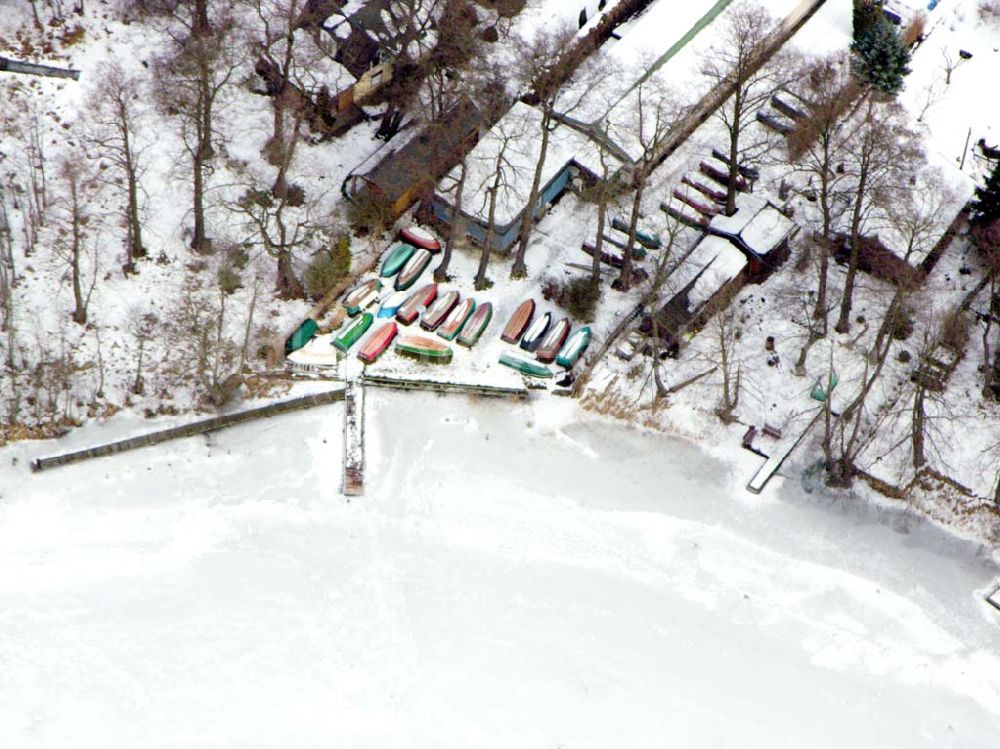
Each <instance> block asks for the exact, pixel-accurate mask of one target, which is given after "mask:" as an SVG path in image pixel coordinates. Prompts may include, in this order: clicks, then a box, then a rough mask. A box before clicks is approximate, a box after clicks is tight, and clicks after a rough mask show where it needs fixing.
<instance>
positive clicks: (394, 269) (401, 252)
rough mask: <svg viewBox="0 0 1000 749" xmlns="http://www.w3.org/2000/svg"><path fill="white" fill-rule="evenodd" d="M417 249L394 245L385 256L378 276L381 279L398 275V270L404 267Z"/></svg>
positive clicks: (407, 245) (409, 245) (409, 246)
mask: <svg viewBox="0 0 1000 749" xmlns="http://www.w3.org/2000/svg"><path fill="white" fill-rule="evenodd" d="M416 251H417V248H416V247H414V246H413V245H412V244H406V243H403V244H399V245H396V246H395V247H394V248H393V249H392V250H391V251H390V252H389V254H388V255H386V256H385V260H383V261H382V270H380V271H379V275H380V276H382V278H388V277H389V276H395V275H396V274H397V273H399V269H400V268H402V267H403V266H404V265H406V261H407V260H409V259H410V257H411V256H412V255H413V253H414V252H416Z"/></svg>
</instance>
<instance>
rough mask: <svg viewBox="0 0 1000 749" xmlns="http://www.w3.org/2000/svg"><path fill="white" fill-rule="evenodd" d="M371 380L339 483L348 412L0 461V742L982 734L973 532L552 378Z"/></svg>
mask: <svg viewBox="0 0 1000 749" xmlns="http://www.w3.org/2000/svg"><path fill="white" fill-rule="evenodd" d="M367 401H368V402H367V406H366V407H367V409H368V424H367V427H366V434H367V439H368V474H367V477H366V487H367V494H366V496H364V497H361V498H358V499H356V500H354V501H352V502H350V503H347V502H346V501H345V499H344V498H343V497H342V496H340V495H339V493H338V487H339V481H340V475H339V473H340V464H341V451H342V445H341V436H340V435H341V431H340V430H341V418H342V410H341V407H340V406H330V407H323V408H319V409H316V410H313V411H308V412H302V413H299V414H295V415H293V416H288V417H281V418H278V419H274V420H270V421H266V422H262V423H258V424H255V425H251V426H246V427H241V428H237V429H234V430H232V431H226V432H221V433H217V434H215V435H212V436H210V437H209V438H207V439H193V440H187V441H183V442H178V443H174V444H172V445H170V446H167V447H165V448H163V449H161V450H144V451H137V452H133V453H130V454H127V455H121V456H117V457H114V458H110V459H104V460H98V461H93V462H89V463H85V464H81V465H79V466H75V467H70V468H65V469H58V470H55V471H52V472H47V473H42V474H38V475H31V474H30V473H29V472H28V470H27V462H28V459H29V458H30V457H34V456H36V455H38V454H40V453H48V452H54V451H56V450H58V449H60V446H59V445H57V444H44V443H43V444H38V443H34V444H25V443H22V444H19V445H15V446H11V447H8V448H6V449H4V450H3V451H0V464H2V466H3V467H2V468H0V486H2V487H3V488H2V490H0V492H2V497H0V665H2V668H0V745H2V746H10V747H18V748H19V749H21V748H30V747H59V746H74V747H79V748H83V747H100V749H111V748H113V747H134V746H140V745H141V746H145V747H172V748H173V747H184V746H188V747H195V746H198V747H202V746H212V747H236V746H239V747H274V746H289V747H292V746H294V747H310V746H315V747H319V746H325V747H329V746H372V747H397V746H398V747H403V746H406V747H424V746H426V747H453V746H454V747H459V746H461V747H469V746H496V747H510V746H520V747H554V746H566V747H608V746H616V747H648V746H664V745H668V744H669V745H677V746H686V747H697V746H741V747H756V746H759V747H778V746H788V747H801V746H810V747H820V746H831V747H843V746H853V747H861V746H873V747H875V746H877V747H889V746H893V747H896V746H898V747H918V746H929V747H970V746H989V745H991V743H992V742H993V741H994V738H995V736H996V732H997V730H998V729H1000V659H998V657H997V655H996V652H995V643H996V641H997V640H996V638H997V633H998V631H1000V630H998V626H1000V612H996V611H994V610H993V609H992V608H990V607H988V606H987V604H985V602H984V601H983V600H982V596H983V595H984V594H985V593H986V592H988V590H989V589H990V587H989V586H990V584H991V581H992V580H993V578H995V577H996V576H997V567H996V566H995V565H994V564H993V563H991V562H988V561H986V558H985V555H984V554H982V553H980V552H977V551H976V549H974V548H973V547H972V546H970V545H968V544H965V543H963V542H959V541H956V540H954V539H952V538H949V537H947V536H945V535H944V534H941V533H940V532H939V531H937V530H934V529H932V528H929V527H928V526H926V525H925V524H923V523H921V522H920V521H919V520H917V519H915V518H913V517H912V516H907V515H901V514H896V513H887V512H883V511H878V510H874V509H872V508H871V507H870V506H868V505H866V504H863V503H858V502H856V501H853V500H851V499H849V498H844V497H833V496H827V495H816V494H812V495H807V494H805V493H803V492H802V490H801V489H800V488H799V487H798V486H797V485H796V484H795V483H793V482H787V483H785V484H784V485H782V486H780V488H779V490H778V491H775V492H773V493H770V494H769V495H766V496H765V497H764V498H751V497H749V495H747V494H745V493H744V492H742V490H740V489H739V485H740V484H741V483H742V481H743V480H745V477H744V476H743V475H742V473H743V466H741V465H738V464H734V463H732V462H727V461H725V460H723V459H721V458H720V457H718V456H711V455H708V454H706V453H704V452H701V451H700V450H698V449H697V448H695V447H693V446H692V445H690V444H688V443H684V442H681V441H677V440H673V439H669V438H664V437H662V436H656V435H653V434H650V433H643V432H639V431H634V430H628V429H625V428H622V427H620V426H617V425H614V424H610V423H608V422H604V421H596V420H592V419H591V418H589V417H583V418H581V417H580V416H579V412H578V411H576V410H575V409H574V408H573V406H572V405H571V404H567V403H565V402H563V401H557V400H552V399H551V398H548V397H546V398H545V399H544V400H541V401H539V400H532V401H530V402H528V403H526V404H523V405H515V406H512V405H511V404H510V403H508V402H495V401H472V400H467V399H464V398H440V397H436V396H429V395H419V394H414V393H407V394H394V393H385V392H381V391H379V392H376V391H372V392H369V393H368V398H367ZM114 428H115V425H114V423H112V424H111V425H106V426H105V427H104V430H103V431H104V432H105V434H102V435H101V437H100V438H98V437H97V436H96V435H92V432H93V427H91V426H87V427H85V428H84V429H83V430H80V431H79V432H77V433H76V434H74V440H75V439H77V438H79V439H82V440H84V441H85V440H87V439H88V438H92V439H103V438H104V437H105V436H107V432H109V431H113V430H114ZM119 428H120V429H121V428H124V429H134V428H135V425H134V424H133V423H130V422H127V421H126V422H124V423H123V424H122V425H121V426H119ZM14 458H17V463H16V464H13V459H14Z"/></svg>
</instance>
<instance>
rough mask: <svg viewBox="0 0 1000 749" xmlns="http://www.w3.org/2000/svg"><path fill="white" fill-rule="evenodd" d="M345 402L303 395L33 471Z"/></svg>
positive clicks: (333, 396)
mask: <svg viewBox="0 0 1000 749" xmlns="http://www.w3.org/2000/svg"><path fill="white" fill-rule="evenodd" d="M343 398H344V390H343V389H342V388H341V389H337V390H330V391H327V392H325V393H316V394H314V395H303V396H301V397H299V398H291V399H289V400H283V401H278V402H277V403H269V404H268V405H266V406H260V407H259V408H250V409H247V410H245V411H238V412H236V413H232V414H225V415H223V416H213V417H212V418H210V419H202V420H201V421H195V422H192V423H190V424H181V425H180V426H176V427H170V428H169V429H160V430H159V431H156V432H149V433H147V434H141V435H139V436H138V437H129V438H128V439H124V440H119V441H117V442H110V443H107V444H104V445H98V446H96V447H88V448H85V449H83V450H76V451H74V452H70V453H63V454H62V455H55V456H53V457H50V458H36V459H35V460H34V461H32V463H31V469H32V470H33V471H42V470H45V469H47V468H55V467H57V466H64V465H69V464H70V463H79V462H80V461H82V460H88V459H90V458H100V457H103V456H105V455H114V454H115V453H121V452H125V451H127V450H135V449H137V448H140V447H148V446H150V445H158V444H160V443H161V442H167V441H168V440H174V439H180V438H182V437H193V436H195V435H198V434H205V433H206V432H214V431H217V430H219V429H225V428H226V427H232V426H237V425H238V424H246V423H248V422H250V421H254V420H256V419H262V418H267V417H269V416H278V415H280V414H286V413H292V412H293V411H301V410H302V409H305V408H312V407H314V406H325V405H327V404H329V403H333V402H335V401H339V400H343Z"/></svg>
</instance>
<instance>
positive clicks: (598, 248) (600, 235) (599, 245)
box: [591, 187, 608, 284]
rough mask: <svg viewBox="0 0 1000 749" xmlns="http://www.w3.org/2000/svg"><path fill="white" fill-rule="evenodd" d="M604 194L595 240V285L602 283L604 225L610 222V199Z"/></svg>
mask: <svg viewBox="0 0 1000 749" xmlns="http://www.w3.org/2000/svg"><path fill="white" fill-rule="evenodd" d="M601 189H602V193H601V197H600V202H599V203H598V204H597V238H596V239H595V240H594V264H593V268H592V269H591V277H592V278H593V279H594V283H595V284H596V283H600V282H601V253H602V252H604V225H605V223H606V222H607V220H608V199H607V197H606V196H605V195H604V193H603V190H604V189H605V188H603V187H602V188H601Z"/></svg>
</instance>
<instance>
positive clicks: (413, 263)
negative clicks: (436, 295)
mask: <svg viewBox="0 0 1000 749" xmlns="http://www.w3.org/2000/svg"><path fill="white" fill-rule="evenodd" d="M430 262H431V253H430V252H428V251H427V250H424V249H420V250H417V251H416V252H414V253H413V255H412V256H411V257H410V259H409V260H408V261H407V263H406V265H404V266H403V270H401V271H400V272H399V275H398V276H396V283H395V289H396V291H406V290H407V289H408V288H410V287H411V286H413V284H415V283H416V282H417V279H418V278H420V276H421V274H422V273H423V272H424V271H425V270H426V269H427V266H428V265H429V264H430Z"/></svg>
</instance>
